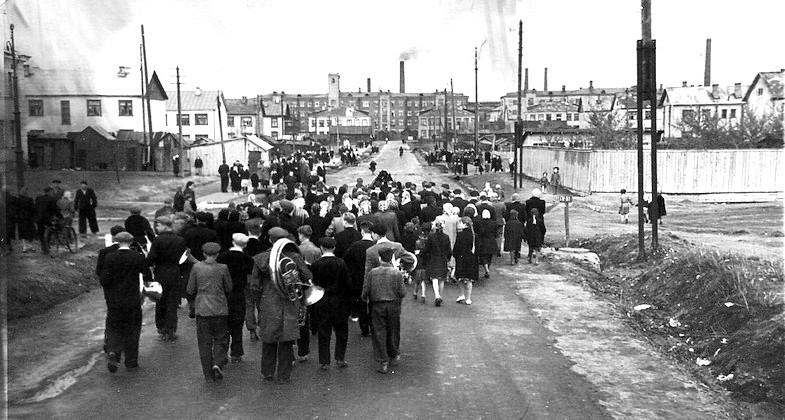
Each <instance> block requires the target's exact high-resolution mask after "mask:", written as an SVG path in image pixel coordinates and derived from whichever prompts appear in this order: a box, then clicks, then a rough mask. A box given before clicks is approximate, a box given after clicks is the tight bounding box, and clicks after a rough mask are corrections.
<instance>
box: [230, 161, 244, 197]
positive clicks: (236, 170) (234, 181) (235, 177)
mask: <svg viewBox="0 0 785 420" xmlns="http://www.w3.org/2000/svg"><path fill="white" fill-rule="evenodd" d="M240 171H241V169H240V167H239V166H237V165H234V166H232V170H231V171H229V184H230V185H231V187H232V192H233V193H235V195H237V194H239V193H240V188H241V183H242V180H241V178H240Z"/></svg>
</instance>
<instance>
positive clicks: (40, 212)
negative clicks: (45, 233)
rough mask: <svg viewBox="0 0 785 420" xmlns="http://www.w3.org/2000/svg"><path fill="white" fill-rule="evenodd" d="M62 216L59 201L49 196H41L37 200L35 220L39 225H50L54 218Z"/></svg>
mask: <svg viewBox="0 0 785 420" xmlns="http://www.w3.org/2000/svg"><path fill="white" fill-rule="evenodd" d="M55 216H57V217H59V216H60V209H58V208H57V200H55V198H54V197H52V196H51V195H49V194H41V195H39V196H38V197H36V198H35V218H36V220H37V222H38V223H49V220H50V219H51V218H52V217H55Z"/></svg>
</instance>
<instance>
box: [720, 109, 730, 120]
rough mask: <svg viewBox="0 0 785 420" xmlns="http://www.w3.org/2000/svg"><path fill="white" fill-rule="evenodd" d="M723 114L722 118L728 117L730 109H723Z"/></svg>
mask: <svg viewBox="0 0 785 420" xmlns="http://www.w3.org/2000/svg"><path fill="white" fill-rule="evenodd" d="M721 115H722V118H723V119H724V118H728V110H727V109H723V110H722V114H721Z"/></svg>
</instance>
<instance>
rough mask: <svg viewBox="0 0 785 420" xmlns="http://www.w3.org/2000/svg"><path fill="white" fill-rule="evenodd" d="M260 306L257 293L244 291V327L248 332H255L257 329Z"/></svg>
mask: <svg viewBox="0 0 785 420" xmlns="http://www.w3.org/2000/svg"><path fill="white" fill-rule="evenodd" d="M260 304H261V301H260V299H259V294H258V293H253V292H251V291H250V290H246V291H245V327H246V328H248V331H256V328H257V327H259V321H260V319H259V313H260V312H261V308H260V307H259V305H260Z"/></svg>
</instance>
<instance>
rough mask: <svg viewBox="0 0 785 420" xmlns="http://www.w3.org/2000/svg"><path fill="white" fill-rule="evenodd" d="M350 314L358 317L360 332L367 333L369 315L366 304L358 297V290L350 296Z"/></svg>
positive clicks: (369, 330)
mask: <svg viewBox="0 0 785 420" xmlns="http://www.w3.org/2000/svg"><path fill="white" fill-rule="evenodd" d="M352 316H356V317H357V318H359V320H358V321H359V324H360V332H361V333H363V335H368V334H369V333H370V332H371V316H370V314H369V313H368V304H367V303H366V302H365V301H363V300H362V299H360V292H357V293H356V294H354V295H353V296H352Z"/></svg>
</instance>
